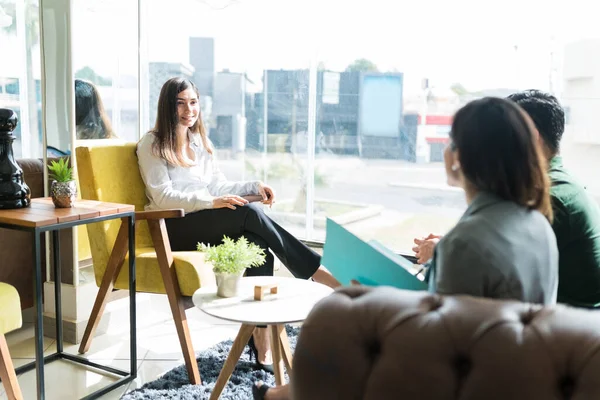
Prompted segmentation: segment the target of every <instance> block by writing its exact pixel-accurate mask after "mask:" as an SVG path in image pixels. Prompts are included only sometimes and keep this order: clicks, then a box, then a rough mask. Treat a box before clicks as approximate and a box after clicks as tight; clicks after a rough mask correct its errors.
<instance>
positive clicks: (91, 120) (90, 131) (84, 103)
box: [75, 79, 116, 139]
mask: <svg viewBox="0 0 600 400" xmlns="http://www.w3.org/2000/svg"><path fill="white" fill-rule="evenodd" d="M75 126H76V130H77V139H110V138H115V137H116V135H115V134H114V132H113V129H112V126H111V123H110V119H109V118H108V115H107V114H106V111H105V110H104V104H103V103H102V98H101V97H100V94H99V93H98V89H97V88H96V86H95V85H94V84H93V83H91V82H88V81H85V80H83V79H75Z"/></svg>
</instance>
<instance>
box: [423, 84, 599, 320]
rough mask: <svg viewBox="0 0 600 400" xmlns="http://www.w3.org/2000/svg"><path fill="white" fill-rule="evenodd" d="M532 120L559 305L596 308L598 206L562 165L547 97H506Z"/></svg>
mask: <svg viewBox="0 0 600 400" xmlns="http://www.w3.org/2000/svg"><path fill="white" fill-rule="evenodd" d="M508 99H509V100H511V101H513V102H514V103H516V104H518V105H519V106H520V107H521V108H522V109H523V110H525V112H527V114H528V115H529V117H530V118H531V119H532V120H533V122H534V125H535V128H536V132H537V134H538V137H539V143H540V146H541V148H542V151H543V153H544V156H545V158H546V160H547V161H548V164H549V168H548V175H549V178H550V181H551V187H550V198H551V201H552V209H553V213H554V219H553V222H552V228H553V230H554V234H555V235H556V241H557V245H558V251H559V254H560V257H559V281H558V298H557V301H558V302H559V303H565V304H568V305H571V306H575V307H585V308H600V206H599V205H598V203H597V202H596V201H595V200H594V199H593V198H592V196H591V195H590V194H589V193H588V192H587V191H586V190H585V187H584V186H583V185H581V184H580V183H579V182H578V181H577V180H576V179H575V178H574V177H573V176H572V175H571V174H570V173H569V172H568V171H567V170H566V169H565V168H564V167H563V161H562V157H561V156H560V142H561V140H562V137H563V134H564V130H565V112H564V110H563V108H562V106H561V105H560V103H559V101H558V100H557V99H556V97H554V96H553V95H551V94H549V93H545V92H542V91H540V90H525V91H522V92H517V93H514V94H511V95H510V96H508ZM440 238H441V236H439V235H429V236H428V237H426V238H424V239H415V244H416V245H417V246H416V247H415V248H414V250H415V252H416V254H417V257H418V258H419V262H420V263H425V262H427V260H429V259H430V258H431V256H432V255H433V249H434V247H435V245H436V243H437V242H438V241H439V240H440Z"/></svg>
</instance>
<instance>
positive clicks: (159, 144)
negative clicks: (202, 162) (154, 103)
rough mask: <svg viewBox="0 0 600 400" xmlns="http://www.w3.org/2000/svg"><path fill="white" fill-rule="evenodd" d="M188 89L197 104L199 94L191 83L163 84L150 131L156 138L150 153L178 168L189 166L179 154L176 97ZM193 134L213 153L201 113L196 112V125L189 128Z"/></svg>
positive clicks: (179, 79)
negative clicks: (192, 93) (154, 121)
mask: <svg viewBox="0 0 600 400" xmlns="http://www.w3.org/2000/svg"><path fill="white" fill-rule="evenodd" d="M189 88H192V89H194V92H196V96H198V102H200V92H199V91H198V88H197V87H196V85H194V83H193V82H192V81H190V80H189V79H185V78H180V77H176V78H171V79H169V80H168V81H166V82H165V83H164V85H163V86H162V89H160V96H159V97H158V111H157V113H156V124H155V125H154V128H153V129H152V130H151V131H150V132H152V133H154V135H155V136H156V140H155V141H154V144H153V146H152V152H153V153H154V154H155V155H156V156H158V157H160V158H162V159H164V160H165V161H167V162H168V163H169V164H171V165H174V166H179V167H189V166H191V164H190V163H189V162H188V161H186V159H185V158H184V157H183V154H181V148H182V143H179V138H178V137H177V129H176V128H177V124H178V123H179V116H178V115H177V95H178V94H179V93H181V92H183V91H184V90H187V89H189ZM190 132H192V133H193V134H199V135H200V138H201V139H202V144H203V145H204V148H205V149H206V151H208V152H209V153H210V154H211V155H212V153H213V150H212V146H211V145H210V143H209V141H208V137H207V134H206V128H205V127H204V123H203V122H202V113H201V112H200V111H199V112H198V119H197V120H196V123H194V125H193V126H192V127H191V128H190Z"/></svg>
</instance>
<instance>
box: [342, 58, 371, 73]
mask: <svg viewBox="0 0 600 400" xmlns="http://www.w3.org/2000/svg"><path fill="white" fill-rule="evenodd" d="M346 71H348V72H378V71H379V69H378V68H377V65H375V63H373V62H372V61H370V60H367V59H366V58H359V59H357V60H354V62H353V63H352V64H350V65H348V66H347V67H346Z"/></svg>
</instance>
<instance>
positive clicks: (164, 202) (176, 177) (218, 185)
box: [137, 133, 259, 213]
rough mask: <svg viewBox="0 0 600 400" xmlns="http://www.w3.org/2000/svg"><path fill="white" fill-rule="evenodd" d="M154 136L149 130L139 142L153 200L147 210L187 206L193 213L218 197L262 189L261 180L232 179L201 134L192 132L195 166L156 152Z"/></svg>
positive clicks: (140, 163)
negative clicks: (179, 163)
mask: <svg viewBox="0 0 600 400" xmlns="http://www.w3.org/2000/svg"><path fill="white" fill-rule="evenodd" d="M154 139H155V136H154V134H153V133H147V134H145V135H144V137H142V139H141V140H140V141H139V143H138V145H137V156H138V163H139V166H140V173H141V175H142V179H143V180H144V183H145V185H146V196H147V197H148V200H149V201H150V202H149V203H148V204H147V205H146V210H164V209H169V208H183V210H184V211H185V212H186V213H190V212H194V211H199V210H206V209H210V208H213V199H214V198H215V197H219V196H223V195H227V194H234V195H238V196H247V195H255V194H258V193H259V192H258V184H259V181H248V182H232V181H228V180H227V179H226V178H225V175H223V173H222V172H221V171H219V168H218V166H217V163H216V161H215V159H214V156H213V155H211V154H210V153H209V152H208V151H206V149H205V148H204V146H203V144H202V140H201V138H200V135H199V134H191V135H190V146H191V148H192V150H193V151H194V154H195V156H196V160H195V165H193V166H191V167H179V166H172V165H169V164H168V163H167V162H166V161H165V160H163V159H162V158H160V157H158V156H156V155H154V154H153V153H152V143H154Z"/></svg>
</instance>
